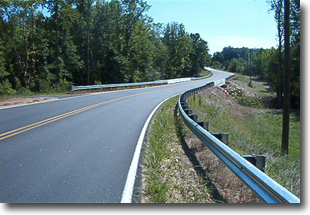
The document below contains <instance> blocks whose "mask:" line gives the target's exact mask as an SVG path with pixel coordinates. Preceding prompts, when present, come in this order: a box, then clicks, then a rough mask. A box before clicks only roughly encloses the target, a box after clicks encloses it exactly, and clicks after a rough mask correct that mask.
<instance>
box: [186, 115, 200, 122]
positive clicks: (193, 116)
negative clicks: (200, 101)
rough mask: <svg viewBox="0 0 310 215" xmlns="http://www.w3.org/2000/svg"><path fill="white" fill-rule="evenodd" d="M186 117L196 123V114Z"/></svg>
mask: <svg viewBox="0 0 310 215" xmlns="http://www.w3.org/2000/svg"><path fill="white" fill-rule="evenodd" d="M187 116H188V117H189V118H191V119H192V120H193V121H194V122H197V121H198V116H197V115H196V114H188V115H187Z"/></svg>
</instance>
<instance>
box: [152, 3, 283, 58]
mask: <svg viewBox="0 0 310 215" xmlns="http://www.w3.org/2000/svg"><path fill="white" fill-rule="evenodd" d="M147 2H148V4H149V5H151V6H152V7H151V9H150V10H149V11H148V13H147V14H148V15H149V16H151V17H152V18H153V19H154V22H160V23H164V24H167V23H168V22H173V21H175V22H178V23H183V24H184V26H185V29H186V31H187V32H188V33H199V34H200V36H201V37H202V38H203V39H204V40H206V41H207V42H208V45H209V49H210V54H213V53H214V52H217V51H222V49H223V48H224V47H226V46H232V47H249V48H271V47H276V46H277V40H276V37H277V28H276V22H275V20H274V15H273V12H269V13H268V10H269V5H268V4H267V3H266V0H217V1H216V0H194V1H188V0H187V1H186V0H171V1H167V0H147Z"/></svg>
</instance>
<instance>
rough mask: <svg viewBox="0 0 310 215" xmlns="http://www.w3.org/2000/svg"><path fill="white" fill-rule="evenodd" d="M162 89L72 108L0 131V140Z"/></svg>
mask: <svg viewBox="0 0 310 215" xmlns="http://www.w3.org/2000/svg"><path fill="white" fill-rule="evenodd" d="M188 85H191V84H188ZM184 86H187V85H182V86H178V87H172V88H169V89H173V88H179V87H184ZM164 90H167V89H161V90H155V91H150V92H144V93H138V94H134V95H130V96H124V97H120V98H116V99H112V100H109V101H105V102H101V103H98V104H94V105H90V106H87V107H84V108H80V109H77V110H74V111H70V112H68V113H64V114H61V115H58V116H55V117H52V118H49V119H45V120H42V121H40V122H36V123H33V124H30V125H26V126H24V127H21V128H17V129H14V130H11V131H8V132H5V133H2V134H0V141H1V140H4V139H7V138H9V137H13V136H15V135H18V134H21V133H23V132H26V131H29V130H32V129H34V128H37V127H40V126H42V125H46V124H49V123H51V122H55V121H57V120H60V119H63V118H66V117H69V116H73V115H75V114H78V113H82V112H84V111H87V110H90V109H93V108H96V107H100V106H103V105H106V104H109V103H112V102H116V101H119V100H122V99H127V98H131V97H134V96H140V95H144V94H148V93H154V92H159V91H164Z"/></svg>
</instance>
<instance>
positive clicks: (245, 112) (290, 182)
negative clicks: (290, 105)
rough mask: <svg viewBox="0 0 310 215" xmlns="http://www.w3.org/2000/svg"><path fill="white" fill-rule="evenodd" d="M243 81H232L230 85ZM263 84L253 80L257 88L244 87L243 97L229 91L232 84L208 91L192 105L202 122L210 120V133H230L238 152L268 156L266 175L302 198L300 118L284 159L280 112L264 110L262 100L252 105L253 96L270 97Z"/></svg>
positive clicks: (293, 116) (292, 124) (293, 121)
mask: <svg viewBox="0 0 310 215" xmlns="http://www.w3.org/2000/svg"><path fill="white" fill-rule="evenodd" d="M240 81H242V80H241V79H237V80H236V81H234V80H233V81H231V82H233V83H231V85H232V86H236V85H235V84H236V83H238V82H240ZM245 82H246V79H244V82H243V83H244V84H245ZM261 84H263V83H259V82H255V81H254V86H255V85H257V87H255V88H254V89H252V88H246V86H245V85H244V86H242V85H241V87H240V88H242V90H241V91H242V94H243V95H238V94H236V92H233V91H231V93H229V92H227V88H228V89H229V88H233V89H234V87H232V86H230V84H229V85H228V86H226V89H223V88H219V87H217V88H211V89H207V90H205V91H203V92H200V93H199V94H198V95H196V96H193V97H191V99H190V102H189V105H190V108H191V109H193V112H194V113H195V114H198V116H199V118H200V120H203V121H209V123H210V131H211V132H214V133H218V132H223V133H229V138H230V144H229V146H230V147H231V148H232V149H233V150H235V151H236V152H237V153H239V154H241V155H246V154H248V155H249V154H257V155H265V156H266V174H267V175H269V176H270V177H271V178H273V179H274V180H275V181H277V182H278V183H280V184H281V185H282V186H284V187H285V188H286V189H288V190H290V191H291V192H293V193H294V194H295V195H296V196H299V197H300V117H299V115H298V114H297V115H296V114H291V119H290V143H289V144H290V148H289V155H288V156H281V152H280V149H281V135H282V133H281V131H282V113H281V110H274V109H268V108H263V106H264V104H263V102H262V101H263V99H261V100H260V99H254V101H255V103H252V102H249V101H252V98H253V97H254V98H255V97H256V98H263V97H266V96H267V97H268V96H271V95H270V94H268V93H266V92H265V91H264V90H261V89H263V88H262V85H261ZM257 89H260V90H259V91H257ZM238 90H240V89H238ZM247 90H249V91H247ZM255 90H256V91H255ZM228 91H229V90H228ZM260 91H262V92H260ZM245 94H248V95H246V96H244V95H245ZM239 97H241V99H240V98H239ZM242 99H244V100H242ZM260 101H261V102H260Z"/></svg>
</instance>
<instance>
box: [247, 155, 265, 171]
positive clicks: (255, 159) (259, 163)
mask: <svg viewBox="0 0 310 215" xmlns="http://www.w3.org/2000/svg"><path fill="white" fill-rule="evenodd" d="M242 157H243V158H244V159H246V160H247V161H249V162H250V163H251V164H253V165H254V166H256V167H257V168H258V169H259V170H261V171H262V172H265V166H266V157H265V156H264V155H255V154H253V155H242Z"/></svg>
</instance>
